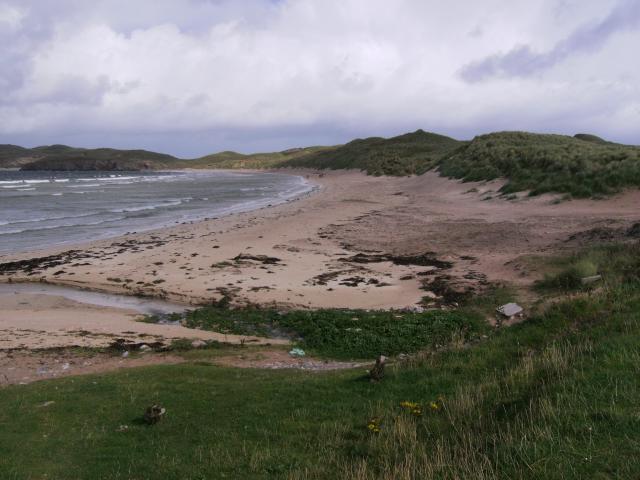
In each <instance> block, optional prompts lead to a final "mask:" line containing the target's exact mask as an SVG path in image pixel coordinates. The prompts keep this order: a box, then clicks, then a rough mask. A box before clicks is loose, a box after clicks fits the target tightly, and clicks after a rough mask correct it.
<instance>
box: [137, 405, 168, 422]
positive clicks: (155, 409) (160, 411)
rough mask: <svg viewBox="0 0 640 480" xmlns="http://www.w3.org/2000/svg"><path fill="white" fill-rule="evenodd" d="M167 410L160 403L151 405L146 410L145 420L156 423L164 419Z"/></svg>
mask: <svg viewBox="0 0 640 480" xmlns="http://www.w3.org/2000/svg"><path fill="white" fill-rule="evenodd" d="M166 411H167V410H166V409H165V408H163V407H161V406H160V405H151V406H150V407H147V409H146V410H145V411H144V416H143V418H144V421H145V422H146V423H147V424H149V425H154V424H156V423H158V422H159V421H160V420H161V419H162V416H163V415H164V414H165V413H166Z"/></svg>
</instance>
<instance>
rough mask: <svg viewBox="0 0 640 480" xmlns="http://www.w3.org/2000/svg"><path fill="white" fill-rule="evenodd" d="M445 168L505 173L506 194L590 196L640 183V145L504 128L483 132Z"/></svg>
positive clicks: (453, 172) (484, 175)
mask: <svg viewBox="0 0 640 480" xmlns="http://www.w3.org/2000/svg"><path fill="white" fill-rule="evenodd" d="M440 172H441V173H442V174H443V175H445V176H449V177H454V178H461V179H464V180H466V181H481V180H493V179H496V178H506V179H507V183H506V184H505V185H504V187H503V188H502V192H503V193H513V192H518V191H524V190H529V191H530V192H531V194H532V195H539V194H542V193H547V192H559V193H567V194H570V195H572V196H574V197H591V196H595V195H607V194H611V193H615V192H618V191H620V190H621V189H623V188H625V187H638V186H640V148H638V147H631V146H626V145H619V144H614V143H608V142H598V141H594V140H593V138H586V139H585V137H584V134H583V135H582V137H581V138H575V137H567V136H564V135H543V134H533V133H527V132H499V133H491V134H488V135H480V136H478V137H476V138H474V139H473V141H472V142H470V143H469V144H468V145H465V146H463V147H461V148H460V149H459V150H457V151H456V152H454V153H453V154H452V155H450V156H448V157H446V158H445V159H443V161H442V162H441V163H440Z"/></svg>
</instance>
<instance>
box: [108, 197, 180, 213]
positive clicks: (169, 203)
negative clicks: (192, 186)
mask: <svg viewBox="0 0 640 480" xmlns="http://www.w3.org/2000/svg"><path fill="white" fill-rule="evenodd" d="M190 200H193V198H192V197H187V198H182V199H175V200H169V201H166V202H163V203H152V204H150V205H143V206H140V207H129V208H118V209H114V210H109V212H111V213H129V212H142V211H144V210H156V209H158V208H163V207H177V206H178V205H182V204H183V203H184V202H188V201H190Z"/></svg>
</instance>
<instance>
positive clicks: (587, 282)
mask: <svg viewBox="0 0 640 480" xmlns="http://www.w3.org/2000/svg"><path fill="white" fill-rule="evenodd" d="M600 280H602V275H592V276H590V277H584V278H582V279H580V281H581V282H582V284H583V285H590V284H592V283H596V282H599V281H600Z"/></svg>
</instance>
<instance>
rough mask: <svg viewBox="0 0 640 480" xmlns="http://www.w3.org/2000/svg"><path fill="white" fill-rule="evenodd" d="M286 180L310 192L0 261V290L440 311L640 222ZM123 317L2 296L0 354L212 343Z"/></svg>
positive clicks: (328, 178)
mask: <svg viewBox="0 0 640 480" xmlns="http://www.w3.org/2000/svg"><path fill="white" fill-rule="evenodd" d="M295 173H296V174H299V175H303V176H305V177H307V178H308V180H309V181H311V182H314V183H316V184H317V185H318V189H317V191H316V192H315V193H313V194H312V195H309V196H306V197H304V198H301V199H298V200H296V201H291V202H288V203H286V204H282V205H278V206H274V207H268V208H264V209H261V210H256V211H252V212H247V213H242V214H237V215H232V216H228V217H224V218H220V219H211V220H205V221H200V222H195V223H190V224H184V225H178V226H175V227H172V228H166V229H162V230H155V231H150V232H145V233H139V234H130V235H126V236H123V237H118V238H113V239H108V240H101V241H96V242H91V241H88V242H87V243H86V244H82V245H74V246H72V247H69V246H65V247H58V248H52V249H48V250H46V251H40V252H30V253H28V254H19V255H11V256H4V257H0V264H1V265H0V282H13V283H17V282H47V283H52V284H58V285H67V286H73V287H79V288H84V289H92V290H100V291H107V292H114V293H124V294H128V295H149V296H155V297H159V298H165V299H168V300H171V301H174V302H179V303H184V304H190V305H198V304H206V303H210V302H211V301H214V300H219V299H221V298H223V297H228V298H229V299H230V300H231V301H232V302H233V303H235V304H247V303H255V304H260V305H273V306H276V307H278V308H329V307H332V308H334V307H338V308H341V307H344V308H364V309H401V308H414V307H416V306H418V305H419V304H421V301H422V300H423V297H425V296H426V297H428V298H431V299H432V300H433V302H432V303H433V305H432V306H434V307H438V306H440V305H442V304H445V303H446V302H447V301H450V299H451V298H455V295H451V293H452V292H453V293H455V292H461V291H479V290H481V289H482V288H483V286H484V285H486V284H487V283H488V282H496V281H508V282H511V283H514V284H516V285H526V284H528V283H530V282H532V281H533V280H535V279H536V278H537V275H538V273H537V272H536V269H535V266H532V264H531V262H523V261H521V259H522V258H524V257H527V256H530V255H547V254H550V253H553V252H558V251H561V250H562V249H565V248H568V247H575V246H576V244H579V243H585V242H588V241H589V238H591V237H592V236H593V235H599V234H603V233H602V232H605V233H606V234H607V235H613V236H616V235H620V236H624V235H625V232H627V231H628V229H629V227H630V226H631V225H633V224H634V222H637V221H638V220H640V213H639V212H638V210H637V205H638V204H640V193H639V192H628V193H625V194H621V195H618V196H616V197H613V198H610V199H607V200H597V201H596V200H579V201H565V202H560V203H558V202H556V201H555V198H554V197H550V196H543V197H537V198H529V197H526V196H522V197H521V198H518V199H516V200H513V199H512V200H507V199H505V198H504V197H500V196H498V195H497V193H496V191H497V190H498V188H499V187H500V183H499V182H491V183H483V184H472V183H461V182H458V181H453V180H448V179H445V178H442V177H439V176H438V175H437V174H436V173H428V174H426V175H423V176H420V177H402V178H400V177H393V178H391V177H371V176H366V175H364V174H362V173H358V172H344V171H339V172H322V173H319V172H308V171H302V172H295ZM594 232H595V233H594ZM598 232H600V233H598ZM88 240H90V239H88ZM430 286H431V287H430ZM135 317H136V314H135V312H130V311H123V310H120V309H109V308H104V307H96V306H91V305H86V304H79V303H77V302H71V301H68V300H66V299H64V298H53V297H49V298H47V299H43V298H42V296H39V295H35V296H29V295H27V296H16V295H2V296H0V332H1V333H2V338H3V340H2V342H1V344H0V348H18V347H20V346H23V347H25V346H26V347H28V346H36V345H37V346H41V347H42V346H57V345H71V344H77V345H89V344H91V345H96V344H101V343H102V344H104V342H106V341H107V339H109V338H113V336H114V335H118V336H126V335H129V336H141V335H142V336H144V335H149V336H152V337H154V338H161V337H164V338H179V337H187V338H202V339H219V336H218V337H217V336H216V335H217V334H212V333H209V332H200V331H194V330H189V329H184V328H182V327H176V326H164V325H150V324H143V323H140V322H136V321H134V320H135ZM74 332H75V333H74ZM77 332H84V334H83V335H79V334H78V333H77ZM87 332H89V333H87ZM125 332H130V333H125ZM226 341H229V342H237V341H240V338H235V337H231V336H229V337H227V338H226Z"/></svg>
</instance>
